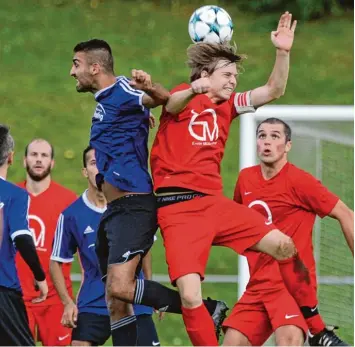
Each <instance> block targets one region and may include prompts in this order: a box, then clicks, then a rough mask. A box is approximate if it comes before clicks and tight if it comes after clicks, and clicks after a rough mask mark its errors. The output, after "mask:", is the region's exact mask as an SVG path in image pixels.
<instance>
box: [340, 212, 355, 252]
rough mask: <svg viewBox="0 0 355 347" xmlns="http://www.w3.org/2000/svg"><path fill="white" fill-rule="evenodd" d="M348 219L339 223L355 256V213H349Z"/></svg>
mask: <svg viewBox="0 0 355 347" xmlns="http://www.w3.org/2000/svg"><path fill="white" fill-rule="evenodd" d="M348 213H349V214H348V216H347V217H346V218H342V219H341V220H340V221H339V222H340V225H341V229H342V230H343V233H344V237H345V240H346V242H347V244H348V246H349V248H350V251H351V253H352V254H353V255H354V212H353V211H349V212H348Z"/></svg>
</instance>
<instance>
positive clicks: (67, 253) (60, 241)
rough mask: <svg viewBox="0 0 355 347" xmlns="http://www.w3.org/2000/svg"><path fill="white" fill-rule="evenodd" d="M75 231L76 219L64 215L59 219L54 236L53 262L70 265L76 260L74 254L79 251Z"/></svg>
mask: <svg viewBox="0 0 355 347" xmlns="http://www.w3.org/2000/svg"><path fill="white" fill-rule="evenodd" d="M74 230H75V222H74V219H73V218H72V217H71V216H68V215H64V214H63V213H62V214H61V215H60V216H59V218H58V223H57V228H56V230H55V234H54V240H53V249H52V255H51V259H52V260H55V261H58V262H61V263H70V262H72V261H73V260H74V254H75V253H76V249H77V243H76V240H75V237H74V232H75V231H74Z"/></svg>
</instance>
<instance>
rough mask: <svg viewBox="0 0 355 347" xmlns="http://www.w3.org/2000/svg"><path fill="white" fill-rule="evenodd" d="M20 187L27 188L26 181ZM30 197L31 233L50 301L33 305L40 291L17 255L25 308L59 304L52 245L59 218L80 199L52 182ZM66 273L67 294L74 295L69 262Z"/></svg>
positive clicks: (25, 265)
mask: <svg viewBox="0 0 355 347" xmlns="http://www.w3.org/2000/svg"><path fill="white" fill-rule="evenodd" d="M18 185H19V186H20V187H22V188H24V189H26V181H24V182H21V183H19V184H18ZM30 197H31V202H30V209H29V224H30V230H31V231H32V234H33V238H34V242H35V245H36V249H37V254H38V256H39V259H40V262H41V264H42V267H43V270H44V271H45V273H46V280H47V283H48V296H47V299H46V300H45V301H43V302H41V303H38V304H32V303H31V300H32V299H34V298H36V297H38V295H39V292H37V291H35V289H34V277H33V274H32V272H31V270H30V268H29V267H28V265H27V264H26V263H25V261H24V260H23V259H22V257H21V255H20V254H19V253H17V255H16V265H17V271H18V276H19V279H20V283H21V287H22V291H23V299H24V301H25V302H26V305H30V306H31V305H33V306H48V305H53V304H59V303H60V302H61V301H60V299H59V296H58V294H57V292H56V290H55V288H54V285H53V282H52V280H51V277H50V274H49V261H50V256H51V253H52V243H53V238H54V233H55V229H56V226H57V220H58V217H59V215H60V213H61V212H62V211H63V210H64V209H65V208H66V207H68V206H69V205H70V204H71V203H72V202H73V201H75V200H76V199H77V196H76V195H75V193H73V192H72V191H70V190H69V189H67V188H64V187H62V186H61V185H59V184H58V183H55V182H53V181H52V182H51V184H50V186H49V188H48V189H47V190H45V191H44V192H43V193H41V194H39V195H37V196H33V195H32V194H30ZM63 274H64V278H65V281H66V286H67V289H68V292H69V293H70V294H71V293H72V289H71V280H70V263H68V264H63Z"/></svg>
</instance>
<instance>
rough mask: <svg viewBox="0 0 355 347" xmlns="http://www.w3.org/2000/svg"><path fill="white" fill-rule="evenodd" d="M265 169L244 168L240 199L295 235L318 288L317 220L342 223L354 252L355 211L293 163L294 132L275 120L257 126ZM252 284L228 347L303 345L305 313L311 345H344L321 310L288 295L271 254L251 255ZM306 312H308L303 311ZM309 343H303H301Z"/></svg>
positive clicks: (235, 315) (232, 319)
mask: <svg viewBox="0 0 355 347" xmlns="http://www.w3.org/2000/svg"><path fill="white" fill-rule="evenodd" d="M256 135H257V154H258V157H259V159H260V165H256V166H253V167H250V168H246V169H243V170H242V171H241V172H240V174H239V177H238V181H237V184H236V188H235V192H234V200H235V201H236V202H237V203H240V204H243V205H246V206H248V207H250V208H253V209H255V210H257V211H258V212H260V213H262V214H263V215H264V216H265V217H266V219H267V221H266V223H267V224H270V223H274V224H275V225H277V226H278V227H279V228H280V230H282V231H283V232H284V233H285V234H286V235H288V236H290V237H292V239H293V241H294V243H295V245H296V247H297V249H298V252H299V254H300V256H301V258H302V259H303V261H304V263H305V265H306V266H307V268H308V270H309V272H310V280H311V283H312V286H313V287H314V288H315V289H316V288H317V278H316V264H315V260H314V256H313V246H312V229H313V226H314V222H315V218H316V216H317V215H318V216H320V217H321V218H323V217H325V216H330V217H332V218H335V219H337V220H338V221H339V223H340V226H341V228H342V230H343V233H344V236H345V238H346V241H347V243H348V245H349V248H350V249H351V252H352V253H353V254H354V213H353V211H351V210H350V209H349V208H348V207H347V206H346V205H345V204H344V203H343V202H342V201H341V200H340V199H339V198H338V197H337V196H336V195H334V194H333V193H331V192H330V191H329V190H328V189H327V188H326V187H324V186H323V185H322V184H321V183H320V182H319V181H317V179H316V178H314V177H313V176H312V175H310V174H309V173H307V172H305V171H303V170H301V169H299V168H298V167H296V166H294V165H293V164H291V163H289V162H288V161H287V153H288V152H289V151H290V149H291V128H290V127H289V126H288V124H286V123H285V122H283V121H282V120H280V119H277V118H269V119H266V120H264V121H263V122H261V123H260V124H259V126H258V128H257V133H256ZM245 255H246V256H247V258H248V263H249V269H250V275H251V277H250V281H249V283H248V286H247V289H246V292H245V293H244V294H243V296H242V298H241V299H240V300H239V302H238V303H237V304H236V305H235V307H234V309H233V312H232V313H231V315H230V316H229V317H228V319H227V320H226V322H225V323H224V326H225V327H228V329H227V332H226V336H225V340H224V345H229V346H231V345H233V346H235V345H239V346H245V345H260V344H263V343H264V342H265V341H266V339H267V338H268V337H269V335H270V334H271V332H272V330H274V331H275V333H276V341H277V344H278V345H288V343H289V342H291V345H295V344H294V343H295V338H297V337H296V336H298V342H296V344H298V345H299V343H300V342H302V340H301V339H300V337H302V333H301V331H300V330H299V329H295V327H292V326H291V325H290V324H292V325H294V326H298V327H300V328H302V321H301V320H300V318H301V317H302V314H303V316H304V318H305V319H306V322H307V324H308V327H309V330H310V337H309V343H310V345H315V346H318V345H321V346H322V345H324V346H344V345H346V344H345V343H344V342H342V341H341V340H340V339H339V338H338V337H337V336H336V335H335V334H334V332H333V331H332V330H328V329H327V328H326V327H325V324H324V323H323V321H322V319H321V317H320V315H319V312H318V309H317V307H316V306H315V307H313V308H311V307H301V310H300V311H299V310H298V308H297V307H295V302H294V300H293V298H292V297H291V296H290V294H288V293H287V290H286V287H285V286H284V284H283V281H282V277H281V275H280V271H279V267H278V264H277V263H276V262H275V261H274V260H273V259H272V258H271V257H269V256H267V255H264V254H259V253H257V252H253V251H248V252H246V254H245ZM301 312H302V313H301ZM301 345H303V343H301Z"/></svg>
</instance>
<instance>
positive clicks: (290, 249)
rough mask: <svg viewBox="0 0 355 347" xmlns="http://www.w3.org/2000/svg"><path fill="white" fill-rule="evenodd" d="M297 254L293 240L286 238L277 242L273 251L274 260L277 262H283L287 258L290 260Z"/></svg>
mask: <svg viewBox="0 0 355 347" xmlns="http://www.w3.org/2000/svg"><path fill="white" fill-rule="evenodd" d="M296 254H297V249H296V246H295V244H294V242H293V240H292V239H291V238H290V237H289V236H286V235H285V237H283V238H282V239H280V240H279V241H278V244H277V246H276V251H275V259H277V260H285V259H288V258H292V257H293V256H295V255H296Z"/></svg>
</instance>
